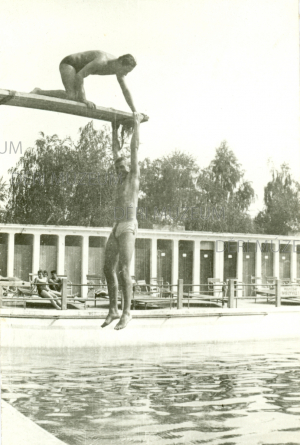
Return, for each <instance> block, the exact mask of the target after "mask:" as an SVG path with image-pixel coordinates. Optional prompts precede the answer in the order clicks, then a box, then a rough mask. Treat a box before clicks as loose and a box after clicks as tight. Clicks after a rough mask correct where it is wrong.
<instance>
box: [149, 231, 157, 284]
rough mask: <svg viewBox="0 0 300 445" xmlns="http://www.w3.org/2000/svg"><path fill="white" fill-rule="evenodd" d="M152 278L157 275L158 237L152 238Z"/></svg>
mask: <svg viewBox="0 0 300 445" xmlns="http://www.w3.org/2000/svg"><path fill="white" fill-rule="evenodd" d="M150 256H151V263H150V278H156V277H157V238H151V253H150Z"/></svg>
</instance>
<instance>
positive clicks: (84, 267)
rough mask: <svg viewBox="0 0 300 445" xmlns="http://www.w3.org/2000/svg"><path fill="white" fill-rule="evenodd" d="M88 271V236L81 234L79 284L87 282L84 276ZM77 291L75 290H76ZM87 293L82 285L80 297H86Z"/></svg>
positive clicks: (86, 289)
mask: <svg viewBox="0 0 300 445" xmlns="http://www.w3.org/2000/svg"><path fill="white" fill-rule="evenodd" d="M88 273H89V237H88V235H83V236H82V237H81V284H86V283H87V278H86V276H87V275H88ZM76 292H77V290H76ZM87 294H88V288H87V286H82V288H81V297H82V298H86V297H87Z"/></svg>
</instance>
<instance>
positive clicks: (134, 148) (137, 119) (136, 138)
mask: <svg viewBox="0 0 300 445" xmlns="http://www.w3.org/2000/svg"><path fill="white" fill-rule="evenodd" d="M133 116H134V118H133V121H134V127H133V135H132V138H131V144H130V152H131V173H133V174H135V175H137V176H138V175H139V163H138V155H137V152H138V149H139V145H140V123H141V121H142V120H143V118H144V116H143V115H142V114H139V113H133Z"/></svg>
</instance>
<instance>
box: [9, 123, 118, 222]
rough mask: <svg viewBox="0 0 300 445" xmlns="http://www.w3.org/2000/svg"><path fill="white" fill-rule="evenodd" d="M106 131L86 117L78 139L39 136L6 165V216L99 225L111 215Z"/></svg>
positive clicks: (112, 183)
mask: <svg viewBox="0 0 300 445" xmlns="http://www.w3.org/2000/svg"><path fill="white" fill-rule="evenodd" d="M113 171H114V170H113V161H112V152H111V139H110V131H108V130H107V129H103V130H100V131H97V130H95V129H94V128H93V123H92V122H90V123H89V124H87V125H86V126H85V127H83V128H81V129H80V135H79V140H78V142H77V143H76V144H74V143H73V142H72V141H71V140H70V139H66V140H60V139H59V138H58V137H57V136H56V135H54V136H45V135H44V134H43V133H41V137H40V138H39V139H38V140H37V141H36V143H35V147H33V148H29V149H27V150H26V152H25V153H24V155H23V156H22V158H21V159H20V160H19V162H18V163H17V165H16V167H14V168H12V169H11V170H10V173H11V181H10V187H9V200H8V204H7V216H6V218H7V221H9V222H16V223H24V224H62V225H66V224H68V225H72V224H74V225H87V226H89V225H91V226H105V225H108V224H111V219H112V217H113V204H112V202H113V194H114V188H115V184H116V179H117V178H116V177H115V175H114V174H113Z"/></svg>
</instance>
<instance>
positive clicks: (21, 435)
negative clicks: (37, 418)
mask: <svg viewBox="0 0 300 445" xmlns="http://www.w3.org/2000/svg"><path fill="white" fill-rule="evenodd" d="M1 444H2V445H42V444H43V445H66V444H65V442H62V441H61V440H59V439H57V438H56V437H55V436H53V435H52V434H50V433H49V432H48V431H46V430H44V429H43V428H41V427H40V426H38V425H37V424H36V423H34V422H33V421H32V420H30V419H28V417H26V416H24V415H23V414H21V413H20V412H19V411H18V410H16V409H15V408H14V407H13V406H11V405H10V404H9V403H7V402H5V401H4V400H1Z"/></svg>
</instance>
